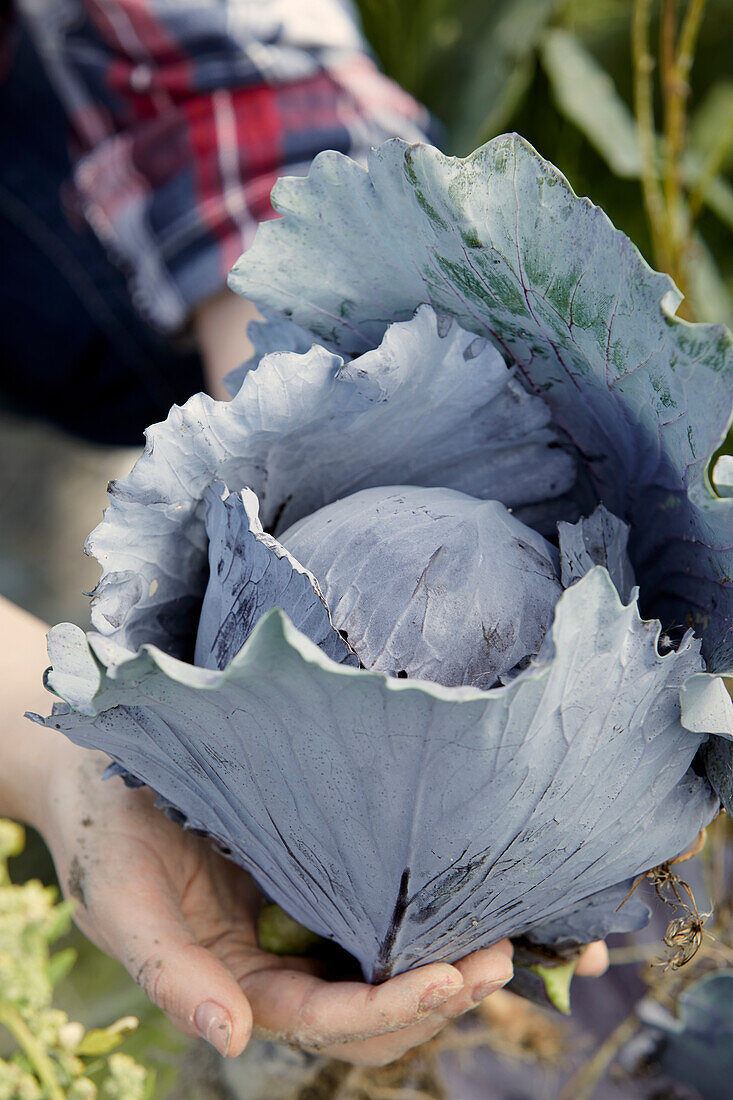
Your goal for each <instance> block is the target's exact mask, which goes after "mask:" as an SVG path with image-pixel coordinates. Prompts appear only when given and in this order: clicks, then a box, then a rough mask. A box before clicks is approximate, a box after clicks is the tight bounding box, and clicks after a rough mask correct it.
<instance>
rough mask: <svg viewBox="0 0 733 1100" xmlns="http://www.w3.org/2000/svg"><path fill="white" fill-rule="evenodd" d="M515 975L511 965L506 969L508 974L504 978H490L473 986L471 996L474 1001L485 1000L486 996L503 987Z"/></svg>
mask: <svg viewBox="0 0 733 1100" xmlns="http://www.w3.org/2000/svg"><path fill="white" fill-rule="evenodd" d="M513 977H514V970H513V968H511V967H509V968H508V969H507V971H506V976H505V977H503V978H490V979H489V980H487V981H485V982H479V983H478V985H475V986H474V987H473V991H472V993H471V997H472V998H473V1000H474V1001H483V999H484V998H485V997H488V996H489V994H490V993H495V992H496V990H497V989H501V987H502V986H503V985H506V983H507V982H509V981H511V979H512V978H513Z"/></svg>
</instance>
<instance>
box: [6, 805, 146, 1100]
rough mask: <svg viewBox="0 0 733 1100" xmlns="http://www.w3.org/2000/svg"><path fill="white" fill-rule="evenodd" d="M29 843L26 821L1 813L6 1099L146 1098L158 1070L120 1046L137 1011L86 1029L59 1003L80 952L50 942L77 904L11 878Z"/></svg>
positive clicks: (63, 928) (50, 889) (65, 929)
mask: <svg viewBox="0 0 733 1100" xmlns="http://www.w3.org/2000/svg"><path fill="white" fill-rule="evenodd" d="M24 844H25V834H24V830H23V829H22V827H21V826H20V825H17V824H15V823H14V822H11V821H4V820H0V1029H4V1031H5V1032H6V1033H9V1036H8V1037H9V1038H10V1037H12V1040H14V1043H13V1045H14V1046H15V1047H16V1049H15V1051H14V1052H13V1053H11V1054H10V1056H9V1057H8V1058H7V1060H4V1059H2V1058H0V1100H94V1098H95V1097H98V1098H99V1100H146V1098H148V1097H151V1096H152V1095H153V1093H152V1089H153V1086H154V1079H153V1076H152V1074H150V1073H148V1072H147V1071H146V1070H145V1069H144V1068H143V1067H142V1066H140V1065H138V1064H137V1063H136V1062H135V1061H134V1060H133V1059H132V1058H130V1057H129V1056H128V1055H125V1054H121V1053H118V1052H115V1050H116V1048H117V1047H118V1046H119V1044H120V1043H121V1042H122V1040H123V1038H124V1037H125V1035H126V1034H127V1033H128V1032H130V1031H132V1030H134V1029H135V1028H136V1027H137V1019H136V1018H135V1017H134V1016H127V1017H123V1018H122V1019H120V1020H117V1022H116V1023H114V1024H112V1025H111V1026H109V1027H106V1028H99V1029H94V1030H91V1031H86V1030H85V1028H84V1026H83V1025H82V1024H80V1023H77V1022H76V1021H73V1020H70V1019H69V1017H68V1016H67V1014H66V1013H65V1012H63V1011H61V1010H60V1009H58V1008H55V1007H54V1006H53V995H54V987H55V986H56V985H57V984H58V982H59V981H61V979H62V978H63V977H64V976H65V975H66V974H68V973H69V971H70V970H71V968H72V966H73V965H74V962H75V959H76V955H75V952H74V950H73V949H72V948H66V949H64V950H61V951H58V952H56V953H55V954H51V950H50V945H51V944H52V943H53V942H54V941H55V940H57V939H58V938H59V937H60V936H62V935H64V934H65V933H66V932H68V931H69V927H70V923H71V914H72V911H73V908H74V906H73V904H72V903H70V902H65V901H62V902H59V901H57V891H56V889H55V888H54V887H52V886H43V885H42V884H41V882H39V881H38V880H37V879H32V880H30V881H29V882H26V883H25V884H23V885H16V884H14V883H13V882H11V880H10V874H9V871H8V860H9V858H10V857H12V856H15V855H18V854H19V853H20V852H21V851H22V849H23V847H24ZM0 1049H2V1050H3V1051H4V1047H3V1048H0Z"/></svg>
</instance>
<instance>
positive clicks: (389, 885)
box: [46, 567, 718, 980]
mask: <svg viewBox="0 0 733 1100" xmlns="http://www.w3.org/2000/svg"><path fill="white" fill-rule="evenodd" d="M552 631H553V633H552V637H553V644H554V655H553V656H552V658H551V659H549V660H548V662H547V663H546V664H545V665H536V664H535V665H532V666H530V668H529V669H527V670H526V671H525V672H523V673H521V674H520V675H519V676H518V677H517V678H516V679H515V680H514V681H512V683H511V684H509V685H507V686H506V687H502V688H498V689H495V690H493V691H490V692H478V691H476V690H475V689H472V688H444V687H439V686H438V685H435V684H430V683H429V682H417V681H416V682H410V681H409V680H399V679H393V678H390V677H387V676H384V675H382V674H378V673H371V672H366V671H363V670H355V669H349V668H346V667H344V666H343V665H336V664H335V663H334V662H332V661H330V660H329V659H328V658H327V657H326V656H325V655H324V654H323V653H322V652H321V651H320V650H319V649H318V648H317V647H316V646H315V645H314V644H313V643H312V642H310V641H309V640H308V639H307V638H305V636H304V635H302V634H300V633H299V632H298V631H297V630H296V629H295V628H294V627H293V626H292V625H291V624H290V623H289V622H288V620H287V619H286V618H285V617H284V616H283V614H282V613H281V612H280V611H278V610H273V611H271V612H270V613H269V614H268V615H267V616H265V618H263V619H261V620H260V622H259V624H258V625H257V627H256V628H255V630H254V632H253V633H252V635H251V636H250V638H249V639H248V641H247V642H246V643H245V645H244V646H243V648H242V649H241V650H240V652H239V653H238V654H237V656H236V657H235V658H234V659H233V660H232V662H231V663H230V664H229V665H228V667H227V668H226V669H224V670H223V671H214V670H209V669H202V668H198V667H195V666H192V665H188V664H185V663H184V662H182V661H179V660H177V659H176V658H174V657H171V656H169V655H168V654H165V653H163V652H162V651H160V650H159V649H157V648H156V647H154V646H150V645H146V646H144V647H143V648H142V649H141V650H140V652H139V653H138V654H137V655H133V654H131V653H129V652H128V651H126V650H125V649H123V648H122V647H121V646H119V645H118V644H117V643H115V642H114V641H113V640H112V639H109V638H104V637H102V636H100V635H98V634H94V633H92V634H90V635H88V636H86V637H85V635H84V634H83V633H82V632H81V631H79V630H77V629H76V628H73V627H68V626H67V627H63V628H60V633H59V632H57V631H52V632H51V640H52V649H53V652H54V655H55V664H54V668H53V669H52V671H51V672H50V673H49V675H48V682H49V685H50V687H51V688H52V689H53V690H55V691H57V692H59V694H61V695H63V694H64V691H65V690H66V691H67V693H69V692H68V688H69V685H71V687H72V688H73V704H74V706H75V707H76V708H78V710H85V711H86V712H87V713H86V715H85V714H82V713H76V714H74V713H70V714H68V715H63V714H56V715H54V716H52V717H51V718H49V719H47V720H46V722H47V724H48V725H49V726H50V727H51V728H54V729H59V730H63V731H64V732H65V733H66V734H67V735H68V736H69V737H70V738H71V739H72V740H73V741H75V742H77V743H78V744H80V745H84V746H87V747H94V748H101V749H103V750H104V751H105V752H106V753H108V754H109V756H110V757H111V758H112V759H113V760H115V761H117V762H119V763H120V764H121V765H122V766H123V767H124V768H125V769H127V770H128V771H129V772H131V773H132V774H133V775H135V776H137V777H139V778H140V779H143V780H144V781H145V782H146V783H147V784H148V785H149V786H151V787H152V788H153V789H154V790H155V791H157V792H159V793H160V794H161V795H162V797H163V798H164V799H166V800H168V801H169V802H170V803H171V804H172V805H173V806H175V807H177V808H178V809H179V810H180V811H181V812H182V813H183V814H184V815H185V816H186V818H187V822H188V824H189V826H191V827H194V828H197V829H202V830H204V831H206V832H207V833H209V834H210V835H211V836H213V837H214V838H216V839H217V840H218V841H219V842H220V843H221V844H222V845H223V846H225V847H226V848H227V849H229V850H230V852H231V855H232V857H233V858H234V859H235V860H237V861H238V862H239V863H241V865H242V866H244V867H246V868H247V869H249V870H250V871H251V872H252V873H253V875H254V877H255V879H256V880H257V882H258V883H259V885H260V886H261V887H262V889H263V890H265V892H266V893H267V894H269V896H270V897H271V898H272V899H273V900H275V901H277V902H278V903H279V904H280V905H281V906H282V907H283V908H284V909H285V910H286V912H288V913H290V915H291V916H292V917H293V918H294V919H296V920H297V921H299V922H300V923H301V924H304V925H305V926H306V927H308V928H311V929H312V930H313V931H314V932H317V933H319V934H320V935H323V936H327V937H330V938H333V939H335V940H337V941H338V942H339V943H341V944H342V945H343V946H344V947H345V948H346V949H347V950H349V951H350V952H352V954H354V955H355V956H356V957H357V958H358V959H359V961H360V962H361V964H362V967H363V969H364V973H365V975H366V976H367V978H368V979H370V980H378V979H381V978H384V977H386V976H388V975H389V974H392V973H395V972H398V971H401V970H404V969H407V968H409V967H410V966H413V965H415V964H417V963H421V962H427V961H430V960H439V959H444V960H455V959H457V958H460V957H462V956H463V955H465V954H466V953H467V952H468V951H471V950H473V949H475V948H478V947H481V946H485V945H488V944H490V943H493V942H495V941H496V940H498V939H500V938H502V937H503V936H507V935H518V934H522V933H525V932H527V931H528V930H529V929H531V928H532V926H533V925H534V924H536V923H537V922H539V921H548V920H550V919H552V918H553V917H555V916H557V915H559V914H561V913H562V912H564V911H567V910H568V909H569V908H572V907H574V906H576V905H578V903H580V902H581V901H582V900H583V899H584V898H587V897H589V896H590V895H592V894H594V893H596V892H598V891H599V890H605V889H607V888H608V887H609V886H612V885H613V884H614V883H619V882H621V881H622V880H623V879H626V878H628V877H630V876H633V875H636V874H637V873H639V872H641V871H644V870H646V869H647V868H649V867H651V866H655V865H657V864H658V863H660V862H661V861H662V860H664V859H667V858H669V857H670V856H672V855H674V854H676V853H678V852H679V851H682V850H683V849H684V848H686V847H687V846H688V845H689V844H690V843H691V842H692V840H693V839H694V837H695V836H696V835H697V833H698V832H699V830H700V829H701V828H702V827H703V826H704V825H705V824H706V822H707V821H709V820H710V818H711V817H712V816H713V814H714V813H715V811H716V809H717V805H718V803H717V799H715V798H714V797H712V792H711V790H710V787H709V785H708V783H707V781H706V780H705V779H703V778H701V777H699V776H696V775H695V774H694V773H693V772H692V771H691V770H688V769H689V765H690V763H691V761H692V758H693V756H694V755H695V753H696V751H697V749H698V747H699V745H700V743H701V741H702V738H701V737H700V736H699V735H695V734H694V733H691V732H689V731H686V730H684V729H683V728H682V726H681V724H680V720H679V690H680V685H681V683H682V682H683V681H684V680H685V678H686V677H687V676H689V675H690V674H691V673H692V672H694V671H695V670H696V669H699V667H700V658H699V654H698V652H697V649H698V644H697V643H696V642H695V641H693V639H692V638H691V636H689V635H688V636H687V637H686V639H685V640H684V642H683V644H682V645H681V647H680V649H679V651H677V652H672V653H669V654H667V655H665V656H660V655H659V654H658V652H657V647H656V641H657V638H658V634H659V624H653V623H648V622H644V621H642V620H641V619H640V618H639V616H638V612H637V609H636V606H635V605H634V604H632V605H630V606H629V607H624V606H623V605H622V604H621V602H620V600H619V598H618V595H617V592H616V590H615V588H614V586H613V584H612V582H611V580H610V578H609V576H608V573H607V572H606V571H605V570H604V569H602V568H600V567H596V568H594V569H592V570H591V571H590V572H589V573H588V574H587V575H586V576H585V577H584V578H582V580H580V581H578V583H577V584H575V585H573V587H572V588H570V589H569V590H568V591H567V592H565V593H564V594H563V595H562V597H561V598H560V600H559V602H558V604H557V607H556V613H555V621H554V624H553V628H552ZM85 677H86V688H85V687H84V683H85ZM69 694H70V693H69ZM69 701H71V699H70V700H69Z"/></svg>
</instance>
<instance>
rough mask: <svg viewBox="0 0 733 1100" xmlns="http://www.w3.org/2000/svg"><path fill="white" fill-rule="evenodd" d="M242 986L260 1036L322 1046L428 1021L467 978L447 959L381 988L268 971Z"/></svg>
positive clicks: (249, 977)
mask: <svg viewBox="0 0 733 1100" xmlns="http://www.w3.org/2000/svg"><path fill="white" fill-rule="evenodd" d="M242 986H243V988H244V991H245V993H246V995H247V998H248V1000H249V1002H250V1004H251V1006H252V1011H253V1013H254V1018H255V1020H256V1023H257V1032H258V1034H263V1035H266V1036H267V1037H268V1038H274V1039H280V1040H283V1041H285V1042H289V1043H295V1044H297V1045H299V1046H305V1047H308V1048H309V1049H310V1050H322V1049H323V1048H324V1047H332V1046H338V1045H340V1044H343V1043H349V1042H355V1041H359V1040H364V1039H370V1038H372V1037H373V1036H376V1035H384V1034H386V1033H387V1032H390V1031H398V1030H400V1029H402V1028H406V1027H410V1026H411V1025H413V1024H416V1023H418V1022H420V1021H421V1020H424V1019H425V1018H426V1017H427V1016H428V1015H429V1014H430V1013H431V1012H433V1011H434V1010H435V1009H436V1008H438V1006H439V1005H441V1004H444V1003H445V1001H447V1000H448V998H449V997H451V996H454V995H455V994H456V993H457V992H458V991H459V990H460V989H461V988H462V986H463V978H462V976H461V974H460V972H459V971H458V970H456V968H455V967H453V966H449V965H448V964H447V963H431V964H430V965H428V966H421V967H419V968H417V969H416V970H411V971H408V972H407V973H405V974H400V975H398V977H396V978H390V980H389V981H387V982H384V984H383V985H378V986H371V985H366V984H364V983H362V982H325V981H322V980H321V979H319V978H316V977H313V976H309V975H306V974H299V973H295V972H292V971H282V972H280V973H277V974H275V973H272V972H271V971H267V970H262V971H257V972H255V973H252V974H248V975H246V976H245V977H244V978H243V980H242Z"/></svg>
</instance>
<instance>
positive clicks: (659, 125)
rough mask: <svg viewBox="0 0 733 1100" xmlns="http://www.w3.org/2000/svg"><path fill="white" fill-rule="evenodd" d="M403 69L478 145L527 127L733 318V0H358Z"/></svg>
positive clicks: (449, 134)
mask: <svg viewBox="0 0 733 1100" xmlns="http://www.w3.org/2000/svg"><path fill="white" fill-rule="evenodd" d="M357 3H358V6H359V8H360V9H361V15H362V21H363V26H364V31H365V33H366V36H367V38H368V39H369V41H370V42H371V44H372V46H373V48H374V50H375V52H376V54H377V56H378V58H379V60H380V62H381V64H382V65H383V67H384V68H385V70H386V71H387V73H388V74H389V75H390V76H393V77H394V78H395V79H396V80H397V81H399V82H400V83H401V84H402V85H403V86H404V87H406V88H407V89H408V90H409V91H411V92H412V93H413V94H414V95H416V96H417V97H418V98H419V99H420V100H422V102H423V103H425V104H426V105H427V106H428V107H429V108H430V109H431V110H432V111H433V112H434V114H435V115H436V116H437V118H438V119H439V120H440V121H441V122H442V123H443V124H444V126H445V132H446V140H445V142H444V146H445V148H446V151H448V152H451V153H456V154H459V155H466V154H467V153H468V152H470V151H471V150H472V149H474V148H475V147H476V146H478V145H480V144H481V143H483V142H484V141H486V140H488V139H489V138H490V137H492V136H494V135H495V134H497V133H501V132H503V131H506V130H516V131H517V132H519V133H520V134H522V135H523V136H524V137H526V138H527V140H528V141H530V142H531V143H532V144H533V145H534V146H535V148H536V149H537V150H538V151H539V152H540V153H541V154H542V156H544V157H547V158H548V159H549V160H551V161H552V162H553V163H554V164H556V165H557V166H558V167H559V168H560V169H561V170H562V171H563V172H564V173H565V175H566V176H567V177H568V179H569V180H570V182H571V184H572V186H573V188H574V189H575V191H576V192H577V193H578V194H581V195H587V196H589V197H590V198H591V199H592V200H593V201H594V202H595V203H597V204H598V205H600V206H602V207H603V209H604V210H605V211H606V212H607V213H608V215H609V217H610V218H611V220H612V221H613V222H614V224H615V225H617V226H618V227H619V228H620V229H623V230H624V232H626V233H627V234H628V235H629V236H630V237H631V238H632V240H634V241H635V242H636V244H637V245H638V246H639V248H640V250H641V251H642V253H643V254H644V255H645V256H646V258H647V259H648V260H649V262H650V263H652V264H653V265H654V266H655V267H657V268H658V269H660V270H666V271H668V272H669V273H670V274H671V275H672V277H673V278H674V279H675V281H676V283H677V285H678V286H679V287H680V288H681V290H682V291H683V293H684V294H685V296H686V301H685V303H684V305H683V306H682V308H681V310H680V312H681V314H682V315H683V316H686V317H688V318H690V319H695V320H705V321H722V322H724V323H727V324H729V325H731V324H733V184H732V182H731V179H732V173H733V74H732V72H731V63H730V58H731V56H733V0H707V2H706V0H357Z"/></svg>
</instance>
